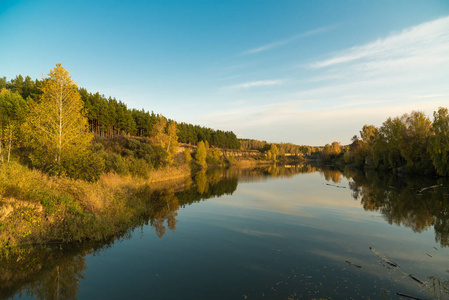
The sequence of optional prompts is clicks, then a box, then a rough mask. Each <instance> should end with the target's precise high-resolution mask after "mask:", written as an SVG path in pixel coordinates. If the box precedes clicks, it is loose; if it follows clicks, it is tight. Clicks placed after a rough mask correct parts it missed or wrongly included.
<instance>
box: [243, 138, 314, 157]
mask: <svg viewBox="0 0 449 300" xmlns="http://www.w3.org/2000/svg"><path fill="white" fill-rule="evenodd" d="M240 145H241V149H242V150H257V151H260V152H268V151H270V149H271V147H272V145H275V146H276V148H277V149H278V155H279V156H283V155H285V154H289V155H300V154H302V155H305V156H309V157H310V156H311V155H314V154H317V153H318V152H320V148H319V147H312V146H306V145H295V144H292V143H267V142H266V141H259V140H254V139H240Z"/></svg>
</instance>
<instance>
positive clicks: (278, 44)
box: [243, 26, 335, 54]
mask: <svg viewBox="0 0 449 300" xmlns="http://www.w3.org/2000/svg"><path fill="white" fill-rule="evenodd" d="M334 28H335V26H327V27H321V28H317V29H314V30H310V31H307V32H304V33H301V34H298V35H295V36H293V37H290V38H288V39H284V40H279V41H276V42H272V43H269V44H266V45H263V46H260V47H257V48H253V49H249V50H247V51H245V52H243V54H254V53H259V52H262V51H267V50H271V49H274V48H278V47H281V46H284V45H287V44H289V43H291V42H294V41H296V40H298V39H301V38H304V37H308V36H313V35H317V34H320V33H323V32H326V31H329V30H331V29H334Z"/></svg>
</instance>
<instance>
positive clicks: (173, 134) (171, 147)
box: [166, 121, 179, 164]
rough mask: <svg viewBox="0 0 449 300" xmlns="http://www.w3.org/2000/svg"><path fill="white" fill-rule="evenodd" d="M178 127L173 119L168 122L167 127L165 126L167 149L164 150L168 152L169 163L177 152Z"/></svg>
mask: <svg viewBox="0 0 449 300" xmlns="http://www.w3.org/2000/svg"><path fill="white" fill-rule="evenodd" d="M178 131H179V130H178V128H177V127H176V122H175V121H171V122H170V123H168V128H167V140H168V143H167V149H166V151H167V152H168V162H169V163H170V164H172V163H173V157H174V156H175V155H176V153H177V152H178V148H179V143H178Z"/></svg>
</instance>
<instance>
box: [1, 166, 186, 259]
mask: <svg viewBox="0 0 449 300" xmlns="http://www.w3.org/2000/svg"><path fill="white" fill-rule="evenodd" d="M186 179H190V168H189V167H188V165H183V166H180V167H167V168H165V169H163V170H158V171H154V172H153V173H152V174H151V177H150V178H149V179H141V178H136V177H131V176H119V175H116V174H102V175H101V177H100V179H99V180H98V181H97V182H94V183H91V182H86V181H82V180H73V179H69V178H65V177H52V176H48V175H46V174H44V173H42V172H40V171H37V170H30V169H28V168H27V167H25V166H22V165H19V164H17V163H10V164H3V165H1V166H0V249H1V252H2V253H3V254H5V253H8V252H9V251H11V250H14V249H17V248H18V247H20V246H22V245H29V244H46V243H55V242H57V243H68V242H74V241H82V240H94V241H98V240H105V239H107V238H108V237H110V236H113V235H117V234H119V233H122V232H125V231H126V230H127V229H128V228H129V227H130V226H131V225H132V224H134V223H135V220H136V219H137V218H139V216H140V215H141V214H143V213H145V212H146V211H147V210H148V208H147V205H146V201H147V198H148V194H149V193H151V192H153V191H155V190H158V189H163V188H167V187H176V186H179V185H182V184H183V183H184V182H185V181H186Z"/></svg>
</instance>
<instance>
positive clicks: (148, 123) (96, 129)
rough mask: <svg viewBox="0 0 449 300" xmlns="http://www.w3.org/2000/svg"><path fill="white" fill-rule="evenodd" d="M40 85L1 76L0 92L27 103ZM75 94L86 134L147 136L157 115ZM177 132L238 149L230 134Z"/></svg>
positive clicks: (185, 138) (187, 139)
mask: <svg viewBox="0 0 449 300" xmlns="http://www.w3.org/2000/svg"><path fill="white" fill-rule="evenodd" d="M42 83H43V80H38V79H36V80H32V79H31V78H30V77H29V76H26V77H25V78H24V77H23V76H22V75H18V76H16V78H14V79H11V80H9V81H8V80H7V79H6V78H5V77H3V78H0V90H1V89H7V90H9V91H11V92H13V93H17V94H19V95H20V96H21V97H22V99H24V100H25V102H28V99H32V100H34V101H38V100H39V97H40V96H41V95H42ZM78 91H79V93H80V95H81V100H82V101H83V103H84V107H85V109H86V111H87V115H86V116H87V118H88V122H89V130H90V132H93V133H95V134H98V135H100V136H104V137H115V136H138V137H150V135H151V131H152V129H153V125H154V124H155V123H156V122H157V121H158V118H159V115H156V114H155V113H154V112H149V111H145V110H144V109H141V110H137V109H134V108H133V109H129V108H128V107H127V105H126V104H125V103H123V102H122V101H120V100H117V99H115V98H112V97H105V96H104V95H100V94H99V93H98V92H97V93H89V92H88V91H87V90H86V89H84V88H79V89H78ZM168 121H169V122H170V121H171V120H168ZM177 129H178V133H177V135H178V140H179V142H181V143H190V144H196V143H198V142H199V141H207V142H208V143H209V145H210V146H215V147H219V148H229V149H239V148H240V142H239V140H238V139H237V137H236V135H235V134H234V133H233V132H230V131H221V130H214V129H211V128H207V127H201V126H199V125H192V124H187V123H179V124H177Z"/></svg>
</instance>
